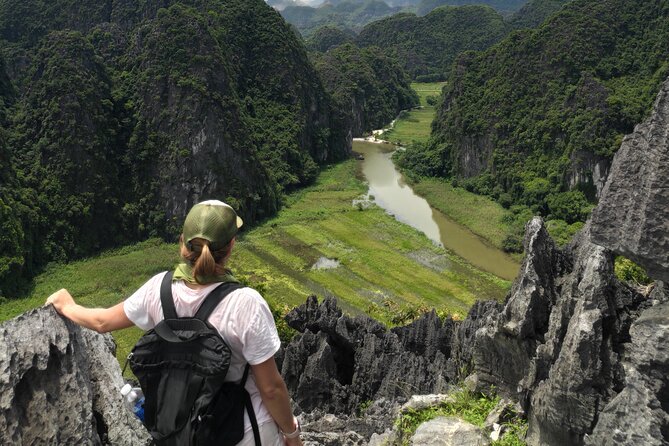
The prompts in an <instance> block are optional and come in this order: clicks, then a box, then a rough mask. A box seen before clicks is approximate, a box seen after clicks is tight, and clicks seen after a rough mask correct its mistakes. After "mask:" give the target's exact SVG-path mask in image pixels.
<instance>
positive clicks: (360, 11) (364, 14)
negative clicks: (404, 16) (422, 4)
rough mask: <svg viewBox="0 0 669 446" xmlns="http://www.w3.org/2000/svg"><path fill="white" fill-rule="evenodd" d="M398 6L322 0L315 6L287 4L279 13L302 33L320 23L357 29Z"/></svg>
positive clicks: (370, 0) (373, 0)
mask: <svg viewBox="0 0 669 446" xmlns="http://www.w3.org/2000/svg"><path fill="white" fill-rule="evenodd" d="M401 10H402V8H401V7H391V6H388V4H387V3H386V2H384V1H382V0H364V1H354V0H347V1H342V2H326V3H325V4H323V5H321V6H318V7H311V6H287V7H285V8H284V9H282V10H281V15H282V16H283V17H284V18H285V19H286V21H287V22H288V23H290V24H291V25H293V26H295V27H296V28H297V29H298V30H299V32H300V33H301V34H302V35H303V36H305V37H308V36H310V35H311V34H312V33H313V32H314V31H315V30H316V29H318V28H320V27H322V26H335V27H337V28H343V29H346V28H349V29H353V30H360V29H361V28H362V27H363V26H365V25H366V24H367V23H370V22H373V21H375V20H378V19H380V18H383V17H386V16H389V15H392V14H395V13H397V12H400V11H401Z"/></svg>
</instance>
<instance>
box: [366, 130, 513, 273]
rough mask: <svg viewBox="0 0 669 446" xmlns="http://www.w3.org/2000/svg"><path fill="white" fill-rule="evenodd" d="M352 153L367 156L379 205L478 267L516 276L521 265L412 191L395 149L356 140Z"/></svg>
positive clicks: (368, 174) (371, 186)
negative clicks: (395, 157) (394, 158)
mask: <svg viewBox="0 0 669 446" xmlns="http://www.w3.org/2000/svg"><path fill="white" fill-rule="evenodd" d="M353 150H354V151H355V152H358V153H360V154H362V155H363V156H364V160H362V161H361V163H362V173H363V175H364V176H365V180H366V181H367V182H368V183H369V194H370V195H372V196H374V201H375V202H376V204H377V205H379V206H380V207H382V208H383V209H385V210H386V211H387V212H388V213H390V214H392V215H394V216H395V218H396V219H397V220H399V221H401V222H402V223H405V224H408V225H410V226H412V227H414V228H416V229H418V230H419V231H421V232H423V233H424V234H425V235H426V236H427V237H428V238H429V239H431V240H432V241H433V242H435V243H437V244H438V245H440V246H443V247H445V248H446V249H448V250H450V251H453V252H454V253H455V254H457V255H458V256H460V257H462V258H463V259H465V260H466V261H467V262H469V263H471V264H472V265H474V266H476V267H477V268H479V269H482V270H484V271H488V272H490V273H492V274H494V275H496V276H498V277H501V278H503V279H506V280H513V279H514V278H515V277H516V275H517V274H518V269H519V265H518V263H517V262H516V261H515V260H513V259H512V258H511V257H510V256H508V255H507V254H506V253H504V252H503V251H501V250H499V249H497V248H495V247H493V246H491V245H490V244H488V243H486V242H485V241H484V240H483V239H482V238H480V237H478V236H477V235H476V234H474V233H473V232H471V231H470V230H469V229H467V228H466V227H464V226H462V225H460V224H458V223H456V222H454V221H453V220H451V219H450V218H448V217H447V216H446V215H444V214H443V213H441V212H439V211H438V210H436V209H433V208H431V207H430V205H429V204H428V202H427V201H426V200H425V199H424V198H423V197H421V196H419V195H417V194H416V193H415V192H414V191H413V189H411V187H410V186H409V185H408V184H407V183H406V182H405V181H404V178H403V177H402V174H401V173H399V172H398V170H397V169H396V168H395V164H394V163H393V161H392V159H391V156H392V152H393V151H394V150H395V146H393V145H392V144H378V143H374V142H368V141H362V140H354V141H353Z"/></svg>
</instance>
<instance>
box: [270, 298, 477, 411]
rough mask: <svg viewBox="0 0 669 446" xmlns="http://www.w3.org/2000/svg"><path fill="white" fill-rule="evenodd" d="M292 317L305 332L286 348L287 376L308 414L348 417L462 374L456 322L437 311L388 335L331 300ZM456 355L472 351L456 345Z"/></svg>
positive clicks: (311, 303) (434, 389)
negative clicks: (375, 403) (373, 403)
mask: <svg viewBox="0 0 669 446" xmlns="http://www.w3.org/2000/svg"><path fill="white" fill-rule="evenodd" d="M477 308H478V307H477ZM286 319H287V321H288V323H289V325H290V326H291V327H293V328H295V329H296V330H298V331H300V332H301V334H300V335H298V336H296V337H295V338H294V339H293V341H291V343H290V344H289V345H288V346H287V347H286V349H285V353H284V358H283V364H282V374H283V376H284V378H285V380H286V384H287V385H288V388H289V389H290V390H291V394H292V395H293V399H294V400H295V402H296V403H297V404H298V405H299V406H300V408H301V409H302V410H305V411H312V410H314V409H316V408H317V409H319V410H320V411H323V412H329V413H335V414H338V413H347V414H350V413H356V411H357V410H358V408H359V407H360V406H361V405H362V404H364V403H366V402H369V401H375V400H378V399H381V398H385V399H387V400H390V401H398V402H400V401H402V402H403V401H405V400H407V399H408V398H409V397H410V396H411V395H413V394H425V393H440V392H442V391H444V390H446V389H447V388H448V386H449V383H450V382H451V381H453V380H454V379H455V378H456V376H457V373H458V370H459V368H458V367H457V365H455V364H452V363H450V362H449V358H450V357H451V356H452V351H453V350H454V347H453V345H452V342H453V339H455V338H454V331H455V330H456V326H457V323H456V322H454V321H452V320H450V319H447V320H443V321H442V320H441V319H440V318H439V317H438V316H437V315H436V313H434V312H431V313H427V314H425V315H424V316H422V317H421V318H419V319H418V320H416V321H415V322H413V323H412V324H409V325H408V326H406V327H400V328H395V329H392V330H387V329H386V328H385V327H384V326H383V325H381V324H379V323H378V322H376V321H374V320H372V319H370V318H368V317H363V316H358V317H355V318H352V317H350V316H347V315H344V314H343V313H342V311H341V309H339V308H338V307H337V305H336V301H335V300H334V299H332V298H327V299H325V300H324V301H323V303H321V304H319V303H318V301H317V300H316V298H315V297H310V298H309V299H308V300H307V303H306V304H305V305H302V306H301V307H298V308H296V309H295V310H293V311H292V312H291V313H289V314H288V316H287V318H286ZM481 322H482V320H480V321H479V323H481ZM475 323H476V321H473V322H471V324H475ZM467 327H468V330H470V331H474V327H472V326H471V325H468V326H467ZM465 338H467V336H465ZM458 355H461V356H465V357H466V356H467V353H464V352H462V351H461V350H460V347H458Z"/></svg>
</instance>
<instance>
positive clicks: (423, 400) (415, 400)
mask: <svg viewBox="0 0 669 446" xmlns="http://www.w3.org/2000/svg"><path fill="white" fill-rule="evenodd" d="M454 402H455V398H453V396H452V395H449V394H439V395H413V396H412V397H411V398H409V401H407V402H406V403H404V404H403V405H402V407H401V408H400V412H407V411H409V410H423V409H427V408H429V407H435V406H439V405H440V404H443V403H454Z"/></svg>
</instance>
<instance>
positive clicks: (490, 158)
mask: <svg viewBox="0 0 669 446" xmlns="http://www.w3.org/2000/svg"><path fill="white" fill-rule="evenodd" d="M668 18H669V3H668V2H667V1H660V0H658V1H652V2H645V3H644V4H643V5H637V4H632V3H630V2H626V1H622V0H607V1H603V2H589V1H583V0H576V1H572V2H569V3H567V4H566V5H565V6H564V7H563V8H562V9H561V10H560V12H558V13H557V14H555V15H553V16H552V17H551V18H550V19H549V20H548V21H547V22H546V23H544V24H543V25H542V26H541V27H539V28H538V29H536V30H525V31H522V32H515V33H513V34H512V35H510V36H509V37H507V38H506V39H505V40H504V41H502V42H501V43H500V44H498V45H496V46H494V47H492V48H490V49H489V50H487V51H484V52H482V53H478V54H477V53H473V52H468V53H465V54H463V55H462V56H461V57H460V58H459V59H458V61H457V62H456V64H455V65H454V68H453V72H452V73H453V76H452V80H451V81H450V82H449V84H448V85H447V87H446V88H445V91H444V95H443V98H442V102H441V105H440V107H439V109H438V115H437V118H436V119H435V122H434V124H433V135H432V137H431V139H430V141H429V142H428V143H427V144H416V145H413V146H411V147H409V148H408V150H407V151H406V152H405V153H404V154H403V156H402V157H401V159H400V164H401V165H402V166H403V168H405V169H409V170H413V171H414V172H415V173H416V174H418V175H430V176H437V177H445V178H454V181H455V182H456V184H458V185H460V186H464V187H465V188H466V189H468V190H470V191H473V192H476V193H479V194H483V195H488V196H490V197H492V198H494V199H495V200H497V201H498V202H499V203H500V204H502V205H503V206H505V207H508V208H509V209H510V210H511V211H512V213H513V214H514V215H515V216H518V218H517V221H522V220H524V217H525V216H527V215H532V214H539V215H543V216H544V217H546V218H547V219H548V220H554V221H555V222H556V223H554V224H553V226H554V228H557V229H558V230H564V231H563V233H565V234H566V233H568V232H573V230H574V229H575V228H574V227H573V225H575V224H578V222H579V221H583V219H584V218H585V217H586V216H587V214H588V213H589V210H590V208H591V207H592V205H591V204H590V203H591V202H592V200H593V199H594V192H595V184H594V181H593V179H592V173H591V170H592V167H590V166H592V165H593V164H596V163H604V164H605V165H606V163H608V162H609V160H610V159H611V157H612V156H613V154H614V153H615V151H616V150H617V148H618V147H619V145H620V141H621V139H622V136H623V135H624V134H626V133H629V132H631V131H632V129H633V126H634V125H635V124H636V123H638V122H640V121H641V120H642V119H643V117H644V116H645V114H646V113H647V112H648V111H649V110H650V107H651V104H652V101H653V99H654V97H655V94H656V92H657V90H658V88H659V85H660V83H661V81H662V80H663V79H665V78H666V76H667V74H669V48H668V47H667V46H666V45H664V42H666V41H667V39H668V38H669V20H668ZM584 177H585V178H587V180H586V181H580V182H579V181H578V179H579V178H584ZM574 182H577V185H576V187H575V188H571V187H570V184H573V183H574ZM521 217H522V218H521ZM518 226H519V225H518ZM505 245H506V248H507V249H508V250H510V251H518V250H520V249H521V246H520V230H519V231H518V232H517V233H516V234H515V235H513V236H511V237H509V239H508V240H507V241H506V243H505Z"/></svg>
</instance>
